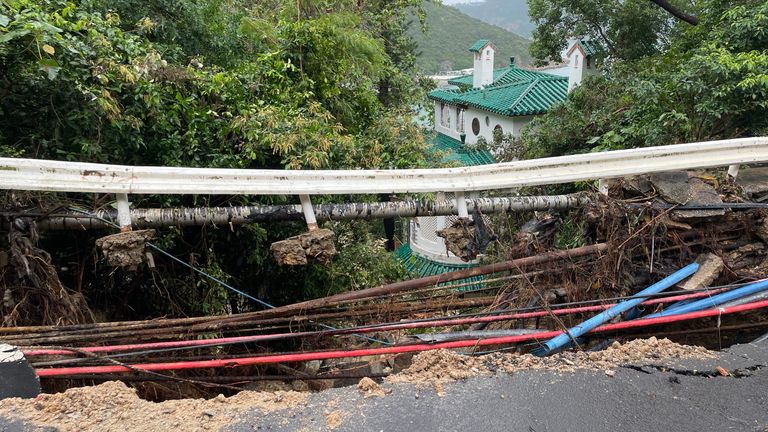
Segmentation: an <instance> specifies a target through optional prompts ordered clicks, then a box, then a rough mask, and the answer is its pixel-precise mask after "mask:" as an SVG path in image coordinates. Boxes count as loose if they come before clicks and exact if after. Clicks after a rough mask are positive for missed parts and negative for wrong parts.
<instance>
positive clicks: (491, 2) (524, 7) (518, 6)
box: [453, 0, 536, 38]
mask: <svg viewBox="0 0 768 432" xmlns="http://www.w3.org/2000/svg"><path fill="white" fill-rule="evenodd" d="M453 7H455V8H456V9H458V10H460V11H461V12H463V13H465V14H467V15H469V16H471V17H474V18H477V19H479V20H481V21H484V22H487V23H489V24H493V25H497V26H499V27H501V28H503V29H505V30H509V31H511V32H514V33H517V34H519V35H522V36H525V37H528V38H529V37H531V34H532V33H533V29H535V28H536V26H535V25H534V24H533V23H532V22H531V18H530V17H529V16H528V2H527V1H526V0H485V1H481V2H474V3H469V2H466V3H458V4H455V5H454V6H453Z"/></svg>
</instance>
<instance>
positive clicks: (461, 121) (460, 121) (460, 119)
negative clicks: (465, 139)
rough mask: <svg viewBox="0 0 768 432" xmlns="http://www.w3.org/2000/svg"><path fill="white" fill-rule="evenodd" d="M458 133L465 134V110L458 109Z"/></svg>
mask: <svg viewBox="0 0 768 432" xmlns="http://www.w3.org/2000/svg"><path fill="white" fill-rule="evenodd" d="M456 132H458V133H464V110H463V109H461V108H456Z"/></svg>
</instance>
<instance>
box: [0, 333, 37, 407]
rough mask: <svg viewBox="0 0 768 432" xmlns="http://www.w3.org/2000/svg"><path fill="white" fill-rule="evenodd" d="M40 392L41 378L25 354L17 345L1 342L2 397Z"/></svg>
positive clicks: (24, 395)
mask: <svg viewBox="0 0 768 432" xmlns="http://www.w3.org/2000/svg"><path fill="white" fill-rule="evenodd" d="M39 394H40V380H39V379H38V378H37V375H35V370H34V369H32V366H30V364H29V363H28V362H27V359H26V358H24V354H23V353H22V352H21V351H20V350H19V349H18V348H17V347H15V346H12V345H8V344H0V399H5V398H9V397H20V398H33V397H35V396H37V395H39Z"/></svg>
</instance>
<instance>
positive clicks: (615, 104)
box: [523, 0, 768, 157]
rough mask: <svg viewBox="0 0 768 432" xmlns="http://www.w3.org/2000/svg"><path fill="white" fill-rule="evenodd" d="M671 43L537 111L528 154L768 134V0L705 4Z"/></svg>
mask: <svg viewBox="0 0 768 432" xmlns="http://www.w3.org/2000/svg"><path fill="white" fill-rule="evenodd" d="M701 10H703V11H707V12H706V13H703V14H702V15H700V23H699V25H698V26H695V27H692V26H689V25H687V24H679V26H684V27H683V28H681V29H678V30H676V31H675V32H674V37H673V38H671V39H670V45H669V49H668V50H666V51H665V52H663V53H659V54H655V55H653V56H650V57H646V58H643V59H640V60H636V61H617V62H615V63H614V65H613V67H612V68H611V69H610V75H609V76H610V78H609V79H600V78H598V79H595V80H591V81H588V82H586V83H584V84H583V85H582V86H580V87H579V88H578V89H577V90H576V91H574V92H572V93H571V94H570V95H569V96H568V98H567V100H566V101H565V102H564V103H562V104H560V105H558V106H556V107H554V108H553V109H552V110H550V112H549V113H548V114H547V115H545V116H542V117H540V118H537V119H536V120H534V122H533V123H532V126H533V127H531V128H529V129H528V130H527V131H526V133H525V135H524V137H523V140H524V143H525V145H526V147H527V156H528V157H544V156H556V155H562V154H569V153H581V152H586V151H601V150H610V149H622V148H634V147H644V146H655V145H665V144H674V143H680V142H692V141H700V140H711V139H721V138H732V137H740V136H751V135H759V134H763V133H764V132H765V131H766V130H768V116H766V114H768V112H767V111H766V108H767V106H766V102H765V100H766V95H767V94H768V73H766V71H768V54H766V53H767V52H768V36H767V35H766V32H765V31H764V30H762V29H763V28H765V26H766V25H768V2H764V1H751V2H746V3H745V2H738V4H732V3H730V2H723V1H720V0H711V1H709V2H705V3H704V4H702V5H701Z"/></svg>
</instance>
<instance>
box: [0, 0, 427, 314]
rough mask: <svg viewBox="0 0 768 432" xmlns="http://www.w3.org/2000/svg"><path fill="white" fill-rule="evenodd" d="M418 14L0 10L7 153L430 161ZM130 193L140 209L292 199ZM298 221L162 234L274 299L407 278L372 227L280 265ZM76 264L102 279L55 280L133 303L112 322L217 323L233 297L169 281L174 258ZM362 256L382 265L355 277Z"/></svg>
mask: <svg viewBox="0 0 768 432" xmlns="http://www.w3.org/2000/svg"><path fill="white" fill-rule="evenodd" d="M420 5H421V2H420V1H414V0H397V1H385V0H378V1H367V2H357V1H352V0H311V1H310V0H300V1H296V0H266V1H259V2H248V1H237V0H234V1H217V0H150V1H146V0H117V1H105V0H80V1H67V0H0V71H1V72H0V154H1V155H3V156H15V157H33V158H45V159H59V160H77V161H89V162H102V163H121V164H132V165H165V166H190V167H233V168H283V167H285V168H303V169H318V168H412V167H422V166H425V165H426V164H427V163H428V157H429V155H428V152H427V148H426V144H425V142H424V139H423V134H422V133H421V131H420V128H419V127H418V126H417V123H416V122H415V121H413V114H412V112H413V111H414V105H415V104H418V103H419V102H420V101H421V100H422V95H423V90H422V88H421V86H420V83H419V82H418V80H416V79H414V78H413V77H412V75H411V72H412V68H413V64H414V59H415V51H414V46H413V42H412V39H411V38H410V37H409V36H408V35H407V33H406V30H407V27H408V25H411V23H412V20H411V18H410V17H413V16H417V17H418V16H419V14H420V11H421V9H420ZM415 25H418V20H417V22H416V24H415ZM132 198H133V199H134V200H135V202H134V203H133V205H134V206H143V207H157V206H172V205H191V206H199V205H202V206H205V205H230V204H232V205H235V204H248V203H253V202H264V203H281V202H283V203H285V202H289V201H290V200H291V199H295V197H294V198H291V197H242V196H241V197H195V196H188V197H168V196H164V197H156V196H148V197H132ZM113 199H114V198H113V197H109V196H99V195H96V196H81V197H74V196H71V195H70V196H68V197H66V199H64V197H60V198H58V199H56V200H53V201H57V202H58V200H61V202H63V203H65V205H66V203H71V202H73V200H74V201H76V202H81V203H88V204H87V205H88V206H89V207H92V208H97V207H103V206H108V205H110V202H111V201H112V200H113ZM320 199H322V198H320ZM303 229H306V228H305V227H302V226H301V224H282V225H279V224H274V225H257V224H252V225H248V226H245V227H242V228H240V229H237V230H230V229H209V228H204V229H202V230H201V229H175V228H173V229H167V230H163V231H162V232H161V236H160V238H159V240H158V241H159V242H160V243H161V244H162V245H164V246H165V247H167V248H169V249H170V250H172V251H173V252H174V253H177V254H181V255H186V256H188V257H189V260H190V262H194V263H195V264H197V265H199V266H200V267H202V268H204V269H205V270H206V271H208V272H209V273H211V274H214V275H216V276H217V277H219V278H220V279H223V280H227V281H231V282H233V283H235V284H236V285H238V286H242V287H244V290H246V291H248V292H251V293H252V294H258V295H260V296H264V297H266V298H268V299H272V300H273V301H275V302H277V303H280V302H286V301H291V300H292V299H297V298H305V297H307V296H312V295H319V294H320V293H325V292H327V291H329V290H330V291H333V290H339V289H341V287H348V286H360V285H370V284H375V283H381V282H383V281H384V280H391V279H394V278H397V277H400V276H401V275H402V274H403V270H402V268H401V267H400V266H399V265H398V264H396V263H395V261H394V260H392V259H391V258H390V256H388V255H387V254H386V253H385V251H384V249H383V248H382V247H380V244H379V243H378V242H377V241H376V238H377V236H378V235H379V234H378V233H377V231H376V230H377V228H376V226H372V225H370V224H338V226H336V227H335V228H334V229H335V230H336V231H337V234H338V235H339V237H340V241H342V242H343V243H342V245H345V244H346V245H349V247H340V248H339V249H340V250H341V254H340V256H339V258H338V260H337V262H335V263H333V264H332V265H331V267H328V268H326V267H320V266H309V267H307V268H303V269H298V270H297V269H292V270H291V271H288V270H286V269H283V268H278V267H277V266H276V264H274V263H273V262H272V260H271V259H270V258H269V251H268V248H269V244H270V243H271V242H272V241H275V240H279V239H282V238H285V237H287V236H289V235H293V234H297V233H298V232H300V231H302V230H303ZM92 240H93V239H92V238H90V240H89V241H92ZM44 241H46V242H49V243H48V245H49V249H53V250H58V253H59V255H60V256H61V257H64V256H71V255H76V254H77V251H78V250H80V251H81V250H82V248H83V247H86V248H87V247H88V246H86V245H83V244H80V245H77V244H73V242H71V241H67V240H66V237H65V234H55V235H54V234H51V235H48V236H46V237H45V239H44ZM91 247H92V246H91ZM243 251H247V252H246V253H243ZM56 259H57V256H54V260H56ZM62 259H63V258H62ZM85 260H86V261H85V262H83V263H81V265H85V264H86V263H87V262H88V261H89V260H93V261H94V263H95V264H96V268H97V271H96V272H95V273H94V275H92V276H90V275H89V276H86V278H85V280H84V281H83V280H81V279H78V278H76V277H72V278H71V279H67V278H68V277H70V276H68V275H66V274H63V275H62V277H63V278H64V279H65V282H66V283H67V284H68V285H70V286H76V288H77V289H78V290H83V291H84V292H85V293H86V297H89V300H92V301H95V302H97V303H98V302H101V301H103V302H108V301H111V300H110V299H112V298H113V297H111V296H113V295H117V296H121V297H122V296H123V294H120V292H121V291H124V292H128V293H132V296H131V297H130V302H131V307H128V308H121V309H120V310H121V311H122V313H126V314H128V313H130V310H132V308H133V310H135V311H137V312H136V313H138V314H140V315H141V316H146V315H145V314H149V315H152V314H195V313H214V312H221V311H223V310H226V309H227V308H229V307H230V306H231V305H233V304H234V303H232V302H230V300H232V301H234V298H233V297H230V296H229V295H228V294H227V293H226V291H225V290H224V289H223V288H222V287H220V286H218V285H216V284H212V283H209V282H208V281H205V280H198V279H197V278H196V277H194V275H189V274H186V273H182V274H179V273H177V272H176V270H174V269H173V268H172V266H171V265H170V264H166V265H165V266H163V265H162V264H161V267H160V268H159V269H157V270H151V269H140V271H141V272H144V273H142V274H140V275H138V276H135V277H134V276H125V277H123V275H121V274H120V272H118V273H114V272H109V271H106V269H107V268H106V266H104V265H103V264H104V263H103V261H102V259H101V258H99V257H98V256H97V255H95V254H94V255H92V256H90V257H87V258H86V259H85ZM364 261H370V262H378V263H379V264H377V265H372V266H370V268H369V269H368V270H367V271H361V270H360V268H359V265H360V263H361V262H364ZM155 273H157V275H156V274H155ZM289 273H290V277H289V276H286V275H288V274H289ZM155 276H157V277H155ZM267 286H271V287H270V289H266V287H267ZM278 286H280V287H282V288H281V289H277V288H276V287H278ZM89 287H92V288H89ZM95 287H100V289H96V288H95ZM158 287H162V289H158ZM102 288H103V289H102ZM272 288H274V289H272ZM126 318H129V317H126Z"/></svg>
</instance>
